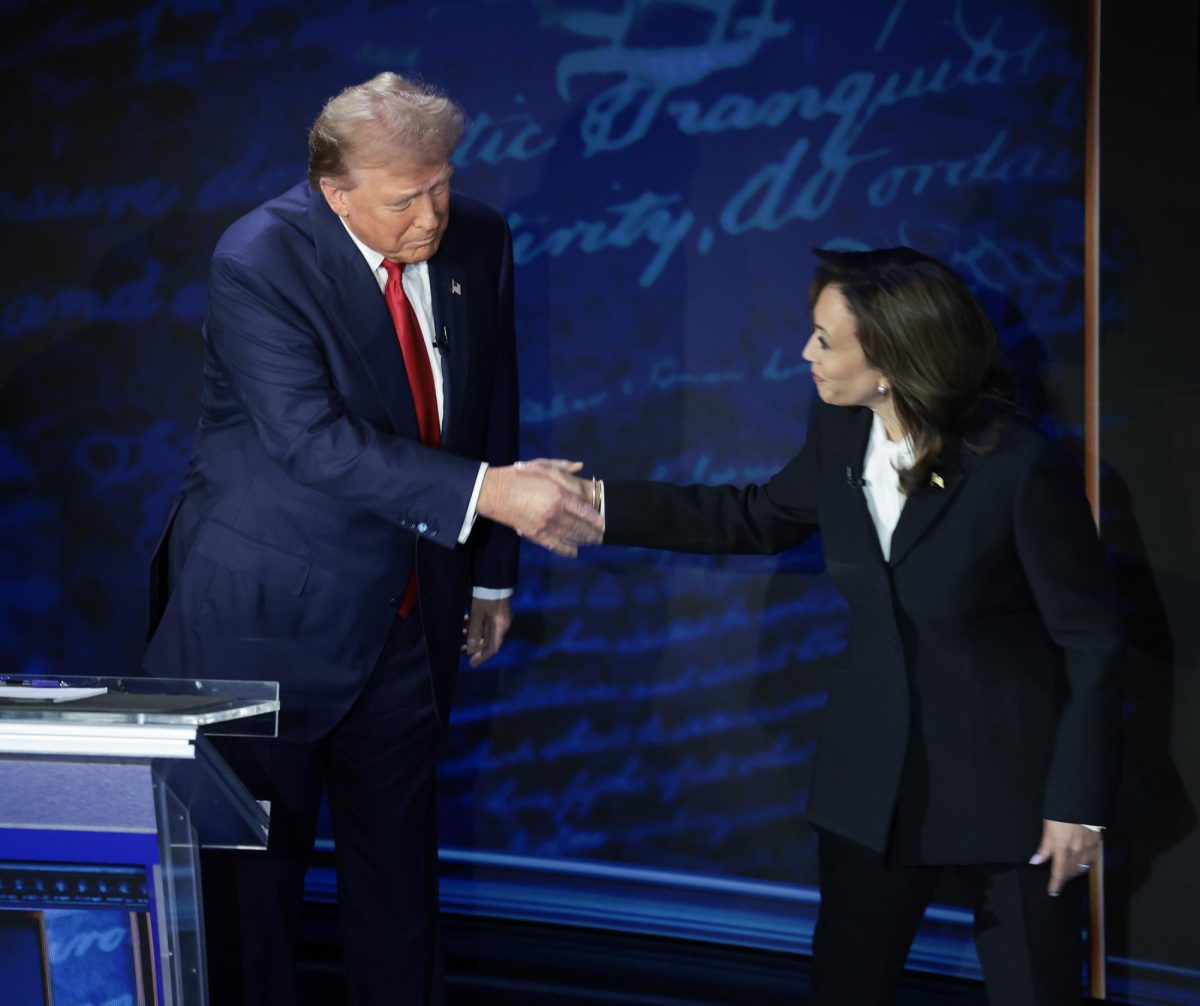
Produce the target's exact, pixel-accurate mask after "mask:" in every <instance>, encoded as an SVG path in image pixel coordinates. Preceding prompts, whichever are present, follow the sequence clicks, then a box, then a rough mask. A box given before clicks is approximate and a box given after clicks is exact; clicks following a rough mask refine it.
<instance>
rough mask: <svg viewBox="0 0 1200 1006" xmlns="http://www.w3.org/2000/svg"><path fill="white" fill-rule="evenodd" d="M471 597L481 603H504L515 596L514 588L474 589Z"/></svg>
mask: <svg viewBox="0 0 1200 1006" xmlns="http://www.w3.org/2000/svg"><path fill="white" fill-rule="evenodd" d="M471 596H472V597H474V598H476V599H477V600H480V601H503V600H505V599H506V598H509V597H512V596H513V588H512V587H472V588H471Z"/></svg>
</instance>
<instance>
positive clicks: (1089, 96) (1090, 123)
mask: <svg viewBox="0 0 1200 1006" xmlns="http://www.w3.org/2000/svg"><path fill="white" fill-rule="evenodd" d="M1100 2H1101V0H1088V23H1087V55H1086V61H1085V66H1084V74H1085V77H1086V82H1085V90H1084V105H1085V108H1084V147H1085V150H1084V182H1083V413H1084V415H1083V452H1084V479H1085V483H1086V488H1087V495H1088V501H1089V502H1090V503H1091V505H1092V518H1093V520H1095V522H1096V526H1097V528H1099V526H1100ZM1105 963H1106V962H1105V933H1104V849H1103V846H1101V849H1100V855H1099V858H1098V860H1097V862H1096V865H1095V867H1094V868H1093V869H1092V872H1091V874H1090V875H1089V876H1088V982H1089V991H1090V993H1091V996H1092V998H1093V999H1107V998H1108V978H1107V972H1106V967H1105Z"/></svg>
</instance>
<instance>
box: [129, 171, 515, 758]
mask: <svg viewBox="0 0 1200 1006" xmlns="http://www.w3.org/2000/svg"><path fill="white" fill-rule="evenodd" d="M511 244H512V242H511V236H510V234H509V230H508V227H507V225H506V224H505V222H504V219H503V218H502V217H501V216H500V214H498V213H496V212H495V211H494V210H491V209H489V208H488V207H486V206H483V205H482V204H480V203H477V202H474V201H473V200H470V199H466V198H463V197H459V196H455V197H454V198H453V199H452V200H451V206H450V221H449V224H448V227H447V230H446V233H445V235H444V237H443V239H442V243H441V246H440V247H439V249H438V252H437V254H436V255H435V256H434V257H433V258H432V259H431V260H430V262H429V278H430V286H431V290H432V294H433V309H434V318H435V324H436V331H438V332H439V333H441V332H443V331H444V332H445V333H446V334H447V336H448V339H449V346H448V348H447V349H446V351H445V359H444V363H445V367H444V403H445V405H444V418H443V424H442V437H441V447H440V449H431V448H428V447H425V446H423V445H422V444H421V442H420V436H419V432H418V428H417V418H416V412H415V409H414V406H413V400H412V393H411V391H410V388H409V384H408V378H407V375H406V371H405V367H404V360H403V355H402V353H401V350H400V346H399V343H398V341H397V338H396V330H395V327H394V325H393V323H392V319H391V316H390V315H389V313H388V309H387V305H386V303H385V301H384V298H383V295H382V294H381V293H380V290H379V286H378V284H377V282H376V280H375V278H374V277H373V276H372V274H371V270H370V268H369V267H368V266H367V264H366V262H365V261H364V260H363V257H362V254H361V253H360V252H359V250H358V249H357V247H356V246H355V245H354V242H353V241H352V240H351V238H350V236H349V235H348V234H347V233H346V230H345V228H344V227H343V226H342V224H341V221H340V220H339V218H338V217H337V216H336V215H335V214H334V213H333V212H332V211H331V210H330V209H329V207H328V206H327V205H326V203H325V200H324V199H323V198H322V196H321V195H320V194H319V193H317V192H314V191H313V190H312V189H311V188H309V186H308V185H307V184H301V185H298V186H296V187H295V188H293V189H291V190H289V191H288V192H286V193H284V194H283V195H282V196H280V197H278V198H277V199H273V200H271V201H270V202H268V203H265V204H264V205H263V206H260V207H259V208H258V209H256V210H254V211H253V212H252V213H250V214H249V215H247V216H246V217H243V218H242V219H241V220H239V221H238V222H236V223H235V224H234V225H233V226H232V227H230V228H229V230H228V231H226V232H225V234H224V235H223V236H222V238H221V240H220V242H219V243H218V245H217V248H216V251H215V252H214V254H213V260H212V266H211V270H210V273H209V284H208V290H209V301H208V313H207V317H206V321H205V331H204V344H205V356H204V382H203V388H202V392H201V416H200V424H199V427H198V429H197V432H196V443H195V447H194V449H193V453H192V457H191V461H190V463H189V469H188V473H187V476H186V478H185V480H184V486H183V490H182V492H181V493H180V494H179V496H178V497H177V499H176V501H175V504H174V506H173V508H172V511H171V515H170V517H169V518H168V520H167V528H166V531H164V533H163V537H162V541H161V542H160V545H159V548H158V549H157V550H156V553H155V557H154V560H153V563H152V572H151V592H150V626H151V633H152V636H151V639H150V645H149V648H148V650H147V652H146V657H145V661H144V667H145V669H146V670H147V671H148V672H149V673H151V674H153V675H157V676H162V677H166V676H176V675H178V676H183V677H192V678H226V679H229V678H233V679H238V678H249V679H265V680H278V681H279V682H280V684H281V699H282V710H281V716H280V735H281V736H283V737H286V738H288V739H292V740H301V739H304V738H308V737H313V736H317V735H319V734H321V733H323V732H324V731H325V730H327V729H328V728H329V727H331V726H332V725H333V724H334V723H336V722H337V721H338V719H340V717H341V716H342V714H343V713H344V712H345V711H346V710H347V709H348V708H349V706H350V704H351V703H352V702H353V700H354V698H355V697H356V696H357V695H358V693H359V691H360V689H361V688H362V685H363V684H364V682H365V681H366V678H367V675H368V674H369V673H370V671H371V669H372V668H373V667H374V665H375V661H376V659H377V657H378V655H379V653H380V651H381V649H382V647H383V645H384V642H385V640H386V639H387V636H388V632H389V630H390V629H391V627H392V625H393V623H394V622H395V619H396V605H397V602H398V600H399V598H400V597H401V596H402V595H403V592H404V587H405V584H406V583H407V581H408V577H409V573H410V571H411V570H412V569H413V566H414V564H415V565H416V567H417V570H418V581H419V585H420V592H421V606H420V612H421V618H422V622H423V625H424V630H425V639H426V646H427V649H428V653H429V662H430V667H431V671H432V675H433V685H434V692H435V697H436V700H437V705H438V709H439V711H440V712H441V714H442V717H443V719H444V718H445V716H446V714H447V712H448V709H449V704H450V700H451V694H452V691H453V682H454V673H455V669H456V667H457V664H458V658H459V647H460V645H461V641H462V638H461V625H462V613H463V611H464V608H465V604H466V601H467V596H468V592H469V588H470V586H471V585H472V584H473V585H475V586H484V587H511V586H513V585H514V584H515V582H516V565H517V538H516V536H515V535H514V534H513V533H512V532H510V531H509V530H508V529H506V528H502V527H499V526H496V525H492V524H491V523H490V522H488V521H486V520H481V521H479V522H478V523H477V525H476V527H475V528H474V530H473V531H472V533H471V536H470V538H469V540H468V542H467V544H466V545H465V546H462V545H459V544H458V543H457V541H456V539H457V536H458V533H459V529H460V527H461V525H462V521H463V518H464V515H465V513H466V511H467V507H468V504H469V501H470V497H471V493H472V490H473V488H474V485H475V480H476V475H477V472H478V468H479V462H480V461H481V460H482V461H487V462H489V463H492V464H500V465H504V464H509V463H511V462H512V461H514V460H515V459H516V456H517V384H516V349H515V338H514V330H513V329H514V327H513V277H512V247H511Z"/></svg>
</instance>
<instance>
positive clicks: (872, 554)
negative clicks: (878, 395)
mask: <svg viewBox="0 0 1200 1006" xmlns="http://www.w3.org/2000/svg"><path fill="white" fill-rule="evenodd" d="M832 415H834V416H837V417H838V418H839V419H843V417H844V421H843V422H842V425H841V426H840V428H839V430H838V433H837V436H838V439H839V442H838V444H837V445H836V446H835V448H834V450H832V451H831V452H830V454H831V456H832V457H835V458H842V459H844V460H845V464H843V465H842V466H841V468H842V469H844V471H843V470H839V471H838V472H837V473H836V474H835V476H834V478H835V481H836V482H837V483H841V482H843V481H844V484H845V490H844V491H845V498H846V505H845V508H844V510H842V511H841V512H840V513H838V515H837V517H836V518H835V519H839V520H841V519H844V520H846V521H849V523H850V530H851V533H850V534H849V535H848V536H846V538H845V540H846V541H861V542H863V545H864V548H865V551H866V558H868V559H872V560H874V561H875V562H878V563H882V562H883V551H882V549H880V547H879V535H878V533H877V532H876V531H875V523H874V521H872V520H871V511H870V510H868V509H867V497H866V493H864V492H863V489H862V485H861V479H862V462H863V455H864V454H865V453H866V450H867V440H868V439H870V436H871V422H872V420H873V418H874V413H872V412H871V410H870V409H836V410H833V412H832ZM842 491H843V490H842V489H841V488H840V486H839V487H838V488H837V490H836V492H837V493H838V494H839V495H840V494H841V493H842ZM830 516H832V515H830ZM826 520H827V517H826V516H825V515H824V514H822V517H821V522H822V524H824V523H825V522H826Z"/></svg>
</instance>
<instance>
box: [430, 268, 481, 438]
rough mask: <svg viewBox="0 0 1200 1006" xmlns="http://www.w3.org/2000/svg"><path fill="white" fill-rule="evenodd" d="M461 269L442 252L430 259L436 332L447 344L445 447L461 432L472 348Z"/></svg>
mask: <svg viewBox="0 0 1200 1006" xmlns="http://www.w3.org/2000/svg"><path fill="white" fill-rule="evenodd" d="M464 276H465V271H464V270H463V269H462V267H461V266H459V265H457V264H456V263H454V262H451V261H449V260H447V259H446V257H445V256H444V255H443V254H442V253H440V252H439V253H438V254H437V255H434V257H433V258H432V259H430V260H429V288H430V292H431V293H432V295H433V324H434V331H435V332H436V333H437V334H438V336H439V337H440V338H441V339H442V340H443V342H444V343H445V346H444V348H443V349H442V446H446V445H447V444H448V443H450V442H452V441H453V438H454V436H455V434H456V433H457V432H458V420H459V418H460V417H461V416H462V407H463V400H464V396H465V394H466V388H467V379H468V368H469V367H470V361H471V354H470V346H469V345H468V344H467V333H468V332H469V331H470V328H469V327H468V324H467V321H468V319H467V296H468V293H469V291H468V290H467V285H466V282H465V279H464Z"/></svg>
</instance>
